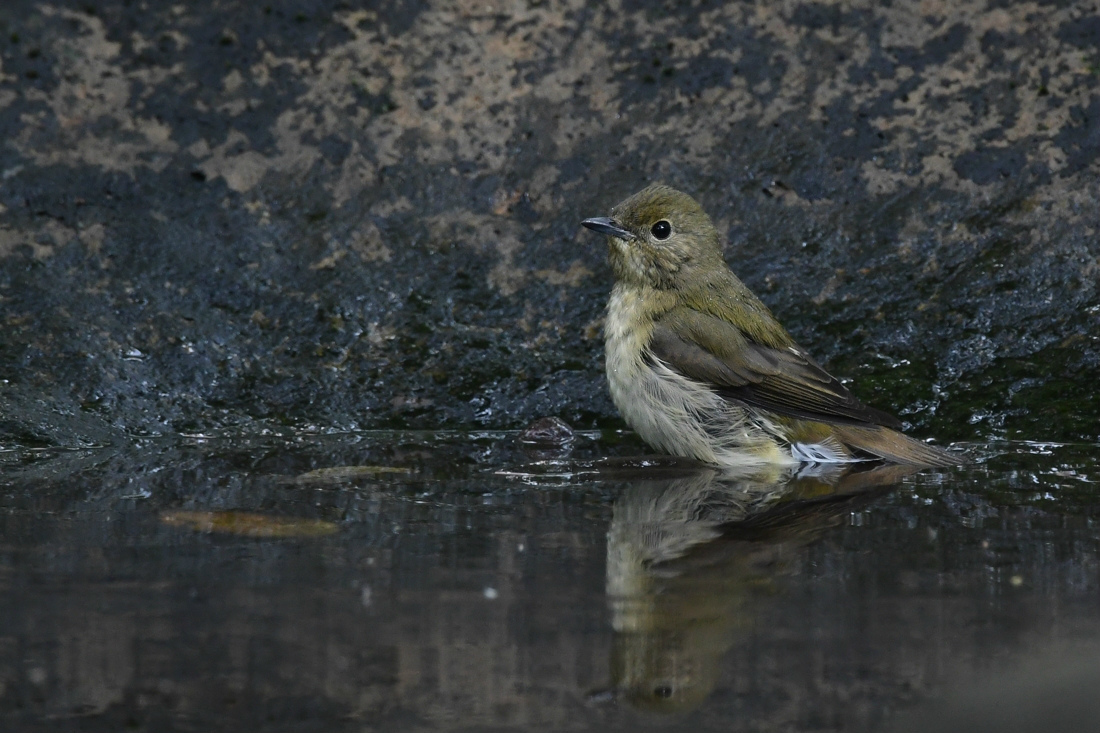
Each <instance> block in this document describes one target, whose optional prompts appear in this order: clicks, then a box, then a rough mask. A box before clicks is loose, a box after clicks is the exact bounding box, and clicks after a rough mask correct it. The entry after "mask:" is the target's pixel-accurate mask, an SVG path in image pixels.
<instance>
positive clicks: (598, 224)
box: [581, 216, 634, 242]
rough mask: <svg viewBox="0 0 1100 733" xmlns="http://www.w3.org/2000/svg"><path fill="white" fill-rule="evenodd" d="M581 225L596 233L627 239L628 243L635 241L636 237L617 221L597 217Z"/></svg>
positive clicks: (586, 220)
mask: <svg viewBox="0 0 1100 733" xmlns="http://www.w3.org/2000/svg"><path fill="white" fill-rule="evenodd" d="M581 224H582V225H583V226H586V227H588V228H589V229H591V230H592V231H594V232H599V233H601V234H608V235H610V236H612V237H618V238H619V239H625V240H626V241H628V242H629V241H630V240H631V239H634V235H633V234H631V233H630V232H628V231H627V230H625V229H623V228H622V227H621V226H619V222H617V221H615V220H614V219H609V218H607V217H606V216H597V217H595V218H593V219H585V220H584V221H582V222H581Z"/></svg>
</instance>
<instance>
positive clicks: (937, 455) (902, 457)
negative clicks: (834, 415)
mask: <svg viewBox="0 0 1100 733" xmlns="http://www.w3.org/2000/svg"><path fill="white" fill-rule="evenodd" d="M832 428H833V434H834V435H835V436H836V437H837V439H839V440H840V442H842V443H844V445H846V446H848V448H850V449H852V450H854V451H857V452H859V453H866V454H868V455H871V456H874V457H875V458H881V459H882V460H884V461H889V462H891V463H903V464H906V465H910V466H936V467H940V468H947V467H950V466H961V465H963V464H964V463H966V459H965V458H963V457H962V456H961V455H958V454H955V453H949V452H947V451H945V450H944V449H943V448H937V447H936V446H934V445H928V444H927V443H922V442H920V441H919V440H914V439H913V438H910V437H909V436H907V435H902V434H901V433H899V432H898V431H896V430H891V429H890V428H884V427H878V426H875V427H863V426H856V425H833V426H832Z"/></svg>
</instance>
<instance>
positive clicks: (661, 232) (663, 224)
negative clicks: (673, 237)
mask: <svg viewBox="0 0 1100 733" xmlns="http://www.w3.org/2000/svg"><path fill="white" fill-rule="evenodd" d="M649 231H651V232H653V236H654V237H656V238H657V239H668V235H670V234H672V225H671V224H669V223H668V222H667V221H665V220H664V219H661V220H660V221H659V222H657V223H656V224H654V225H653V228H652V229H650V230H649Z"/></svg>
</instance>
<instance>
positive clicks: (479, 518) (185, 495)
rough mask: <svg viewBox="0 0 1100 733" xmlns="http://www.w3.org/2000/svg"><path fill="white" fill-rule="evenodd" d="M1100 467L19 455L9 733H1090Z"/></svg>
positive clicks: (347, 443) (1062, 462) (989, 454)
mask: <svg viewBox="0 0 1100 733" xmlns="http://www.w3.org/2000/svg"><path fill="white" fill-rule="evenodd" d="M1096 449H1097V447H1096V446H1094V445H1047V444H1032V443H1001V444H995V445H991V446H971V447H969V449H968V450H969V452H970V454H971V456H972V457H973V458H974V459H975V462H974V463H973V464H971V465H970V466H969V467H967V468H963V469H957V470H952V471H944V472H932V471H926V472H920V473H911V474H908V475H905V473H904V472H902V471H896V472H891V471H886V472H863V473H860V474H849V475H847V476H842V477H840V476H830V475H820V473H817V474H815V473H814V472H804V473H803V474H802V475H797V476H789V475H786V476H784V475H778V474H771V475H755V476H738V477H730V476H719V475H717V474H715V473H714V472H713V471H710V470H707V469H700V468H697V467H692V466H690V465H686V464H678V463H675V462H671V461H667V460H657V459H645V460H641V459H637V458H630V457H631V456H637V455H640V454H641V453H642V452H643V451H644V448H643V447H642V446H641V445H640V444H639V443H636V442H634V440H633V439H632V438H630V437H629V436H620V435H617V434H605V435H585V436H581V438H580V439H579V440H578V441H577V444H576V446H575V450H574V451H573V453H572V455H569V456H561V455H551V454H541V455H539V454H533V453H525V452H524V450H522V449H521V448H520V447H519V446H518V445H517V443H516V440H515V435H514V434H512V433H477V434H465V433H364V434H354V435H337V436H289V437H288V436H278V437H275V436H272V437H263V438H224V439H217V440H214V439H195V438H190V439H183V438H180V439H172V440H157V441H143V442H134V443H131V444H126V445H123V446H121V447H117V446H116V447H106V448H88V449H82V450H69V451H59V450H46V449H32V448H29V447H26V446H15V445H9V446H6V447H4V449H3V450H0V522H3V529H2V537H3V540H2V550H0V589H2V593H3V598H4V600H3V603H2V604H0V727H2V728H3V729H4V730H12V731H38V730H42V731H46V730H50V731H56V730H81V731H85V730H86V731H100V730H102V731H107V730H111V731H117V730H122V729H126V730H148V731H154V730H156V731H163V730H181V731H191V730H194V731H200V730H201V731H211V730H227V731H228V730H258V731H314V730H317V731H322V730H323V731H344V730H347V731H368V730H456V729H462V730H498V729H507V730H516V729H525V730H567V729H568V730H581V731H583V730H633V729H635V728H636V727H637V726H638V725H639V724H642V725H645V726H646V727H652V728H666V729H670V730H685V731H688V730H690V731H698V730H723V731H728V730H769V731H770V730H791V731H816V730H884V729H895V728H899V729H908V728H906V726H912V725H917V724H916V723H914V722H913V721H921V720H925V719H927V718H926V717H922V716H940V717H939V718H936V719H937V720H938V721H939V722H937V724H936V725H937V727H939V728H942V729H944V730H947V729H950V728H951V726H952V725H956V724H957V725H960V726H961V725H963V723H964V722H965V721H966V720H969V719H968V718H967V717H966V716H967V715H973V714H975V713H974V711H975V710H978V711H979V712H978V713H977V714H978V715H979V716H980V719H984V720H990V719H991V718H990V716H991V715H994V714H1005V713H1004V711H1006V710H1008V711H1010V713H1011V714H1010V715H1009V717H1008V720H1009V723H1008V724H1006V725H1007V726H1008V727H1006V728H1005V729H1012V728H1011V725H1012V724H1016V723H1020V721H1024V720H1026V716H1027V715H1028V714H1033V713H1035V711H1036V710H1040V709H1041V708H1042V706H1044V705H1046V706H1047V707H1048V708H1049V707H1050V705H1051V703H1052V702H1053V703H1056V704H1055V705H1054V709H1060V710H1063V711H1068V712H1066V716H1065V720H1064V721H1063V722H1062V723H1059V724H1058V725H1061V728H1057V726H1056V728H1057V729H1065V730H1071V729H1078V728H1075V725H1076V724H1077V723H1081V724H1082V727H1080V728H1079V729H1081V730H1092V729H1094V728H1093V726H1092V723H1093V722H1095V720H1097V718H1096V717H1095V716H1097V715H1100V711H1098V710H1097V703H1096V702H1095V701H1094V700H1093V697H1094V695H1092V693H1091V692H1089V693H1088V694H1080V692H1081V690H1082V689H1087V690H1092V689H1094V688H1095V685H1096V684H1097V681H1098V680H1100V666H1098V662H1097V660H1100V655H1097V654H1096V653H1094V651H1095V649H1096V648H1097V647H1095V646H1094V645H1095V644H1096V642H1097V641H1098V640H1100V577H1098V567H1100V543H1098V538H1100V524H1098V513H1100V509H1098V506H1100V505H1098V502H1097V499H1096V491H1097V486H1098V483H1097V482H1098V480H1100V470H1098V468H1097V463H1096V458H1095V456H1096ZM991 701H992V702H991ZM1075 706H1076V707H1075ZM1090 706H1091V707H1090ZM1036 714H1040V715H1047V713H1043V712H1041V711H1040V713H1036ZM1090 716H1092V717H1090ZM1045 719H1046V720H1047V721H1048V722H1049V720H1050V718H1049V717H1047V718H1045ZM1013 721H1015V723H1013ZM1067 721H1068V722H1067ZM960 729H966V728H965V727H963V728H960Z"/></svg>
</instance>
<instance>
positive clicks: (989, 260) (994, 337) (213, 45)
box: [0, 0, 1100, 445]
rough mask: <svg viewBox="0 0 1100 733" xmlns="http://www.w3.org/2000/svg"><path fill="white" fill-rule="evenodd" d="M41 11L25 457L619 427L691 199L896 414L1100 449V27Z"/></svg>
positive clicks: (961, 19) (21, 274)
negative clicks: (669, 241) (618, 236)
mask: <svg viewBox="0 0 1100 733" xmlns="http://www.w3.org/2000/svg"><path fill="white" fill-rule="evenodd" d="M371 8H372V9H362V8H360V7H358V5H357V4H353V3H346V2H326V1H324V0H316V1H315V2H309V3H297V2H295V3H291V2H279V1H277V0H276V1H273V2H268V3H215V4H212V5H211V6H210V7H200V6H194V5H189V4H179V3H169V2H159V0H147V2H142V3H131V2H126V1H123V0H115V1H111V0H107V1H104V2H94V3H93V2H54V3H41V2H38V1H37V0H7V1H6V2H5V3H4V4H3V8H2V9H0V137H2V139H3V141H4V142H3V145H2V146H0V304H2V305H0V318H2V319H3V325H2V331H0V411H2V412H0V441H3V440H8V441H10V440H15V441H18V442H23V443H28V442H31V443H33V442H42V443H46V444H61V445H68V444H79V443H86V442H103V441H106V440H110V439H112V436H118V435H121V434H123V433H129V434H135V433H136V434H151V433H194V432H215V431H226V430H229V431H243V432H246V433H247V432H255V431H258V430H261V429H276V428H292V429H298V430H300V429H321V430H326V429H338V430H339V429H354V428H375V427H394V428H405V427H438V426H449V427H496V428H518V427H522V426H523V425H526V424H528V423H529V422H531V421H532V420H533V419H535V418H538V417H541V416H547V415H556V416H560V417H562V418H564V419H565V420H567V421H568V422H570V423H571V424H573V425H574V426H575V427H582V428H583V427H591V426H605V425H616V424H618V418H617V416H616V414H615V410H614V408H613V406H612V405H611V403H610V400H609V398H608V397H607V394H606V388H605V386H604V381H603V375H602V344H601V341H600V338H599V326H600V319H601V317H602V308H603V303H604V300H605V297H606V293H607V291H608V289H609V287H610V274H609V272H608V270H607V267H606V265H605V263H604V252H603V244H602V242H601V241H599V238H597V237H594V236H592V235H591V234H590V233H588V232H586V231H584V230H583V229H581V227H580V226H579V224H578V222H579V221H580V219H582V218H584V217H586V216H594V215H602V214H605V213H606V211H607V210H608V209H609V207H610V206H611V205H613V204H614V203H615V202H617V201H618V200H620V199H621V198H622V197H624V196H625V195H627V194H629V193H631V192H633V191H635V190H637V189H639V188H641V187H642V186H643V185H645V184H646V183H648V182H650V181H652V180H656V179H661V180H664V181H666V182H668V183H671V184H673V185H676V186H678V187H681V188H683V189H685V190H688V191H690V192H692V193H693V194H694V195H696V196H697V198H699V199H700V200H701V201H702V202H703V204H704V206H705V207H706V208H707V209H708V211H710V212H711V214H712V216H713V217H714V218H715V221H716V223H717V224H718V225H719V228H720V229H721V230H723V231H725V232H727V233H728V236H729V245H728V249H727V252H726V254H727V259H728V260H729V261H730V263H731V265H732V266H733V268H734V270H735V271H736V272H738V274H739V275H740V276H741V277H742V279H744V280H745V281H746V282H747V283H748V284H749V286H750V287H752V288H753V289H754V290H756V292H757V293H758V294H759V295H760V296H761V297H762V298H763V299H764V300H765V302H767V303H768V304H769V305H770V306H771V307H772V308H773V310H774V311H775V312H776V314H777V316H778V317H779V318H780V320H782V321H783V322H784V323H785V324H786V325H787V326H788V328H790V330H791V331H792V333H794V334H795V336H796V337H797V338H798V339H799V340H800V341H801V342H802V343H803V344H804V345H805V346H806V347H807V348H809V349H810V350H811V351H812V352H813V353H815V354H816V355H817V356H818V357H819V359H821V360H822V361H824V362H826V363H827V364H828V365H829V366H830V367H831V369H832V370H833V371H834V372H836V373H838V374H841V375H846V376H850V377H852V378H853V379H854V389H855V391H856V392H857V393H858V394H859V395H860V396H861V397H862V398H864V399H865V400H867V401H870V402H872V403H874V404H876V405H878V406H880V407H883V408H885V409H889V410H892V411H895V412H899V413H901V414H902V415H903V416H904V417H905V418H906V419H907V420H909V421H910V422H911V423H913V424H915V425H917V426H918V428H919V429H918V431H917V432H918V433H923V434H935V435H937V436H938V437H940V438H941V439H945V440H949V439H969V440H974V439H983V438H987V437H990V436H1008V437H1025V438H1031V439H1036V440H1066V439H1086V440H1094V439H1096V437H1097V435H1098V430H1100V429H1098V427H1097V424H1098V422H1100V421H1098V420H1097V415H1100V397H1098V396H1097V390H1096V387H1095V385H1096V384H1097V383H1100V335H1098V334H1100V292H1098V280H1100V243H1098V240H1097V229H1098V227H1100V205H1098V203H1097V202H1098V201H1100V50H1098V49H1100V11H1098V10H1097V9H1096V7H1095V6H1093V5H1089V4H1087V3H1080V4H1065V3H1046V2H1028V3H1006V2H998V1H997V0H990V1H989V2H981V1H978V0H963V1H962V2H958V3H945V2H937V1H936V0H925V1H923V2H900V3H893V4H892V5H891V6H889V7H886V6H881V4H879V3H875V2H869V1H861V2H852V3H844V4H835V5H834V4H826V3H813V2H783V3H765V2H757V3H737V4H729V3H720V2H690V3H688V2H685V3H675V2H664V3H662V2H619V3H584V2H580V1H579V0H554V1H552V0H546V1H545V2H539V1H537V0H515V1H512V2H503V1H499V0H479V2H477V3H472V2H436V3H422V2H411V1H409V0H399V1H397V2H393V3H388V4H382V5H373V4H372V6H371Z"/></svg>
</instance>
